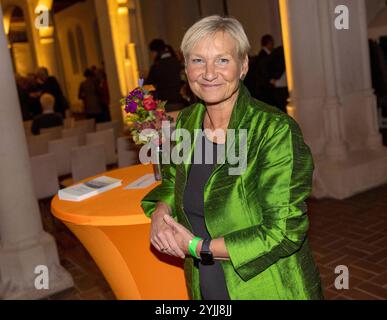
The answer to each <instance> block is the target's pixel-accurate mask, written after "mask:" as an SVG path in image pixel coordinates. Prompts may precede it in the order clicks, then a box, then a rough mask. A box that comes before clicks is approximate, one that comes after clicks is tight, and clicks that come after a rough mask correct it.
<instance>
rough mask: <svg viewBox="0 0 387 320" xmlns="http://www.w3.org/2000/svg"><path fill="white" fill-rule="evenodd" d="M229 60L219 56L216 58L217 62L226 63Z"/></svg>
mask: <svg viewBox="0 0 387 320" xmlns="http://www.w3.org/2000/svg"><path fill="white" fill-rule="evenodd" d="M229 61H230V60H228V59H226V58H220V59H219V60H218V63H219V64H227V63H228V62H229Z"/></svg>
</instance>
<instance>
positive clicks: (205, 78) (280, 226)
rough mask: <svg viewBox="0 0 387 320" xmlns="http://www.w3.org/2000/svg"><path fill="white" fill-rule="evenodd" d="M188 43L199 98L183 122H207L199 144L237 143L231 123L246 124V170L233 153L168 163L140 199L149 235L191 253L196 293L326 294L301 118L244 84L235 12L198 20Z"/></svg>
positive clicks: (160, 246)
mask: <svg viewBox="0 0 387 320" xmlns="http://www.w3.org/2000/svg"><path fill="white" fill-rule="evenodd" d="M181 48H182V51H183V54H184V57H185V60H186V72H187V77H188V81H189V84H190V87H191V89H192V91H193V92H194V93H195V95H196V96H198V97H199V98H200V100H201V101H202V102H200V103H197V104H194V105H192V106H191V107H188V108H186V109H184V110H183V111H182V112H181V113H180V115H179V117H178V120H177V123H176V128H178V129H180V128H183V129H186V130H188V131H189V132H190V133H191V135H192V134H193V132H194V130H195V129H200V128H203V129H207V131H208V132H209V133H208V132H207V131H206V132H205V133H204V134H203V136H204V138H203V139H201V137H200V136H199V135H197V136H198V137H199V138H197V139H196V140H194V141H195V143H193V144H192V148H191V150H192V154H195V153H196V152H198V154H200V151H203V150H204V151H205V153H207V151H208V150H210V149H211V148H213V151H214V150H216V151H217V150H221V149H222V148H224V150H227V151H228V150H230V149H231V148H232V147H233V145H234V144H233V143H231V141H230V142H229V141H228V139H226V130H235V134H236V137H235V140H234V141H239V140H238V138H239V135H241V132H242V131H243V130H241V129H246V130H247V162H246V168H245V170H244V171H243V172H241V174H239V175H231V174H230V173H229V172H230V171H229V170H228V169H230V167H231V166H232V164H231V162H230V163H228V161H224V163H220V164H216V165H213V166H209V165H208V164H206V163H197V162H196V161H195V163H194V164H192V165H191V164H184V163H183V164H179V165H174V164H171V165H168V166H167V167H166V170H165V177H164V179H163V182H162V184H161V185H160V186H158V187H157V188H155V189H154V190H152V191H151V192H150V193H149V194H148V195H147V196H146V197H145V198H144V199H143V201H142V206H143V208H144V211H145V213H146V214H147V215H148V216H150V217H151V218H152V227H151V243H152V244H153V246H154V247H155V248H156V249H157V250H159V251H160V252H164V253H166V254H169V255H173V256H177V257H181V258H183V259H185V276H186V281H187V286H188V290H189V294H190V297H191V298H192V299H321V298H322V293H321V285H320V278H319V273H318V270H317V268H316V266H315V263H314V261H313V257H312V255H311V252H310V249H309V245H308V241H307V238H306V232H307V229H308V218H307V215H306V204H305V202H304V201H305V199H306V198H307V197H308V196H309V194H310V191H311V184H312V172H313V161H312V157H311V154H310V150H309V148H308V147H307V146H306V144H305V143H304V141H303V138H302V134H301V132H300V129H299V127H298V125H297V124H296V123H295V122H294V120H292V119H291V118H290V117H288V116H287V115H286V114H284V113H283V112H281V111H279V110H278V109H276V108H274V107H271V106H268V105H266V104H264V103H262V102H260V101H258V100H255V99H253V98H251V96H250V94H249V92H248V91H247V89H246V88H245V87H244V85H243V84H242V79H243V78H244V77H245V75H246V73H247V71H248V57H247V53H248V51H249V42H248V39H247V37H246V34H245V32H244V30H243V28H242V26H241V25H240V23H239V22H238V21H236V20H235V19H231V18H222V17H219V16H211V17H207V18H204V19H202V20H200V21H199V22H197V23H196V24H194V25H193V26H192V27H191V28H190V29H189V30H188V31H187V33H186V34H185V36H184V39H183V41H182V45H181ZM208 129H209V130H208ZM214 130H217V131H218V132H221V133H222V134H220V135H219V134H218V135H215V134H214V132H213V131H214ZM195 132H197V131H195ZM227 138H228V136H227ZM203 140H204V144H201V143H199V142H203ZM206 140H207V142H206ZM209 142H210V143H209ZM200 145H204V146H209V147H208V148H207V149H206V148H203V149H201V147H197V146H200ZM214 154H215V153H214ZM227 154H228V153H227ZM206 157H207V154H205V155H204V156H203V155H202V159H205V158H206ZM227 160H228V159H227ZM174 218H175V219H174ZM197 236H199V237H197ZM212 257H213V259H214V262H213V261H212V260H213V259H212Z"/></svg>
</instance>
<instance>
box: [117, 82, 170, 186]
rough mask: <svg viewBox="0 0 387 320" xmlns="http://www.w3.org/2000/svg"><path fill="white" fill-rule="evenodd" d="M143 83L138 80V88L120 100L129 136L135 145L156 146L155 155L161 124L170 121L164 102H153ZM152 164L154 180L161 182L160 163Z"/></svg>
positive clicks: (160, 133)
mask: <svg viewBox="0 0 387 320" xmlns="http://www.w3.org/2000/svg"><path fill="white" fill-rule="evenodd" d="M143 83H144V81H143V80H142V79H140V81H139V86H138V87H137V88H136V89H134V90H133V91H131V92H130V93H129V95H128V96H127V97H125V98H123V99H121V104H122V105H123V106H124V110H125V113H126V115H125V119H124V120H125V123H126V124H127V126H128V129H129V132H130V135H131V137H132V139H133V141H134V143H135V144H136V145H145V144H148V143H153V144H155V145H156V146H157V148H158V149H157V153H158V154H159V159H160V153H161V152H162V150H161V143H162V140H161V137H162V122H163V121H172V120H173V118H172V117H170V116H168V115H167V113H166V111H165V104H166V103H167V102H166V101H161V100H155V99H154V98H153V96H152V94H151V93H150V90H148V89H146V88H145V87H144V86H143ZM158 162H159V163H158V164H157V165H156V164H153V165H154V170H155V177H156V180H161V168H160V162H161V161H158Z"/></svg>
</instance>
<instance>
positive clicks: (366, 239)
mask: <svg viewBox="0 0 387 320" xmlns="http://www.w3.org/2000/svg"><path fill="white" fill-rule="evenodd" d="M386 136H387V135H384V139H385V143H386V145H387V139H386ZM40 204H41V213H42V218H43V223H44V226H45V229H46V230H47V231H49V232H51V233H52V234H53V235H54V237H55V238H56V240H57V244H58V250H59V256H60V258H61V263H62V265H63V266H64V267H65V268H66V269H67V270H68V271H69V272H70V273H71V274H72V276H73V278H74V282H75V287H74V288H73V289H70V290H67V291H65V292H62V293H59V294H56V295H54V296H51V297H50V298H49V299H53V300H58V299H92V300H98V299H115V297H114V294H113V293H112V291H111V290H110V288H109V285H108V284H107V283H106V281H105V279H104V278H103V276H102V274H101V272H100V271H99V270H98V268H97V266H96V265H95V263H94V261H93V260H92V259H91V257H90V256H89V254H88V253H87V251H86V250H85V249H84V248H83V247H82V245H81V244H80V242H79V241H78V240H77V238H75V237H74V236H73V235H72V234H71V232H69V231H68V230H67V228H66V227H65V226H64V225H63V224H61V223H60V222H59V221H58V220H56V219H55V218H52V216H51V215H50V213H49V201H43V202H41V203H40ZM308 206H309V217H310V231H309V240H310V243H311V247H312V251H313V254H314V256H315V259H316V262H317V264H318V266H319V269H320V273H321V278H322V283H323V287H324V292H325V298H326V299H355V300H357V299H387V185H385V186H382V187H379V188H376V189H373V190H370V191H367V192H365V193H362V194H359V195H356V196H354V197H352V198H349V199H346V200H343V201H338V200H314V199H310V200H309V201H308ZM338 265H345V266H347V267H348V270H349V289H348V290H337V289H336V288H335V286H334V282H335V278H336V277H337V276H339V275H338V274H335V268H336V266H338Z"/></svg>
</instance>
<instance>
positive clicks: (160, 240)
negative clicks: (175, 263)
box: [150, 203, 185, 259]
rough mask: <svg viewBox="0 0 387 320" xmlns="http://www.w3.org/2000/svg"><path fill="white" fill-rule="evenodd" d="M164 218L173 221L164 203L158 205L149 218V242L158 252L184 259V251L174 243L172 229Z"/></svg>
mask: <svg viewBox="0 0 387 320" xmlns="http://www.w3.org/2000/svg"><path fill="white" fill-rule="evenodd" d="M164 216H168V217H170V218H171V219H172V220H173V218H172V217H171V209H170V208H169V206H168V205H167V204H165V203H158V204H157V207H156V210H155V212H154V213H153V214H152V216H151V218H152V225H151V234H150V241H151V243H152V245H153V246H154V247H155V248H156V249H157V250H158V251H160V252H162V253H166V254H169V255H171V256H175V257H180V258H182V259H184V258H185V254H184V251H182V250H181V249H180V247H179V245H178V244H177V243H176V240H175V237H174V235H173V228H172V227H170V226H169V225H168V224H167V223H166V222H165V221H164Z"/></svg>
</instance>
